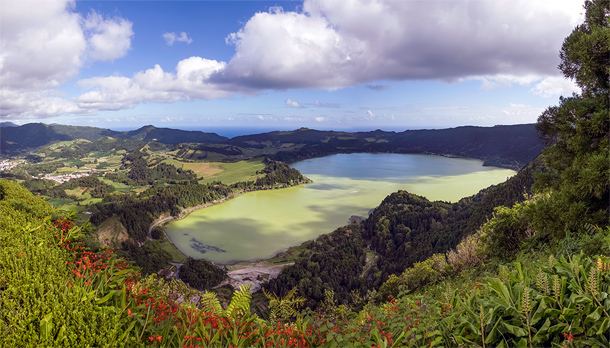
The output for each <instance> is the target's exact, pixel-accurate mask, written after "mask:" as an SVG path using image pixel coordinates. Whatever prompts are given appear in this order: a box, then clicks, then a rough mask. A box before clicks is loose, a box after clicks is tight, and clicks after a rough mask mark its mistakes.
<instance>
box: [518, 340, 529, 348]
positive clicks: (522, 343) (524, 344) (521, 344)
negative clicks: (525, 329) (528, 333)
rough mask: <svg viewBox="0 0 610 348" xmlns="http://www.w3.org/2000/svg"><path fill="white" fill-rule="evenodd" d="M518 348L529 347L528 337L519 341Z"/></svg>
mask: <svg viewBox="0 0 610 348" xmlns="http://www.w3.org/2000/svg"><path fill="white" fill-rule="evenodd" d="M516 347H517V348H527V339H525V338H522V339H520V340H519V342H517V346H516Z"/></svg>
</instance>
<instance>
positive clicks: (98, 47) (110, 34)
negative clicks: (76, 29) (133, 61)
mask: <svg viewBox="0 0 610 348" xmlns="http://www.w3.org/2000/svg"><path fill="white" fill-rule="evenodd" d="M131 26H132V24H131V22H130V21H128V20H126V19H124V18H121V17H115V18H104V17H103V16H102V15H100V14H99V13H97V12H91V13H89V15H87V18H86V19H85V20H84V22H83V28H84V29H85V33H86V34H87V36H88V43H89V57H90V58H91V59H93V60H107V61H113V60H115V59H117V58H121V57H123V56H125V55H126V54H127V51H128V50H129V49H130V48H131V38H132V37H133V30H132V29H131Z"/></svg>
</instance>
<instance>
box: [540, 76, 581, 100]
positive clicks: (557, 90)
mask: <svg viewBox="0 0 610 348" xmlns="http://www.w3.org/2000/svg"><path fill="white" fill-rule="evenodd" d="M532 92H534V94H537V95H539V96H542V97H543V98H549V97H552V96H554V95H563V96H570V95H572V93H580V92H581V90H580V88H579V87H578V86H577V85H576V84H575V83H574V81H572V80H567V79H565V78H563V77H561V76H551V77H547V78H545V79H544V80H542V81H541V82H540V83H538V84H537V85H536V86H534V88H533V89H532Z"/></svg>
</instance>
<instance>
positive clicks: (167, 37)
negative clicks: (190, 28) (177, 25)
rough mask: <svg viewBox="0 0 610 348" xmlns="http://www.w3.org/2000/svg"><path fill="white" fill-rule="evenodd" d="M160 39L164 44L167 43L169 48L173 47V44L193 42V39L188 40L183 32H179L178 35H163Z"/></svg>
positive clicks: (172, 33)
mask: <svg viewBox="0 0 610 348" xmlns="http://www.w3.org/2000/svg"><path fill="white" fill-rule="evenodd" d="M161 37H163V39H165V43H167V44H168V45H169V46H171V45H173V44H174V42H176V41H177V42H186V43H187V44H190V43H191V42H193V39H192V38H190V37H189V36H188V34H187V33H185V32H181V33H180V35H178V34H176V33H174V32H171V33H169V32H168V33H164V34H163V35H162V36H161Z"/></svg>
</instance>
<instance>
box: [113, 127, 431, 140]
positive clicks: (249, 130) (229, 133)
mask: <svg viewBox="0 0 610 348" xmlns="http://www.w3.org/2000/svg"><path fill="white" fill-rule="evenodd" d="M157 127H159V128H173V129H181V130H186V131H201V132H206V133H216V134H218V135H221V136H223V137H227V138H235V137H238V136H240V135H250V134H261V133H268V132H273V131H292V130H295V129H298V128H299V127H269V128H256V127H180V126H176V127H162V126H157ZM138 128H140V127H136V128H112V130H115V131H131V130H135V129H138ZM433 128H438V127H429V128H424V127H416V128H415V127H410V128H407V127H405V128H382V129H381V130H383V131H386V132H392V131H394V132H404V131H405V130H407V129H409V130H415V129H433ZM312 129H316V130H321V131H329V130H334V131H345V132H369V131H373V130H375V128H347V129H339V128H335V129H330V128H312Z"/></svg>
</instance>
